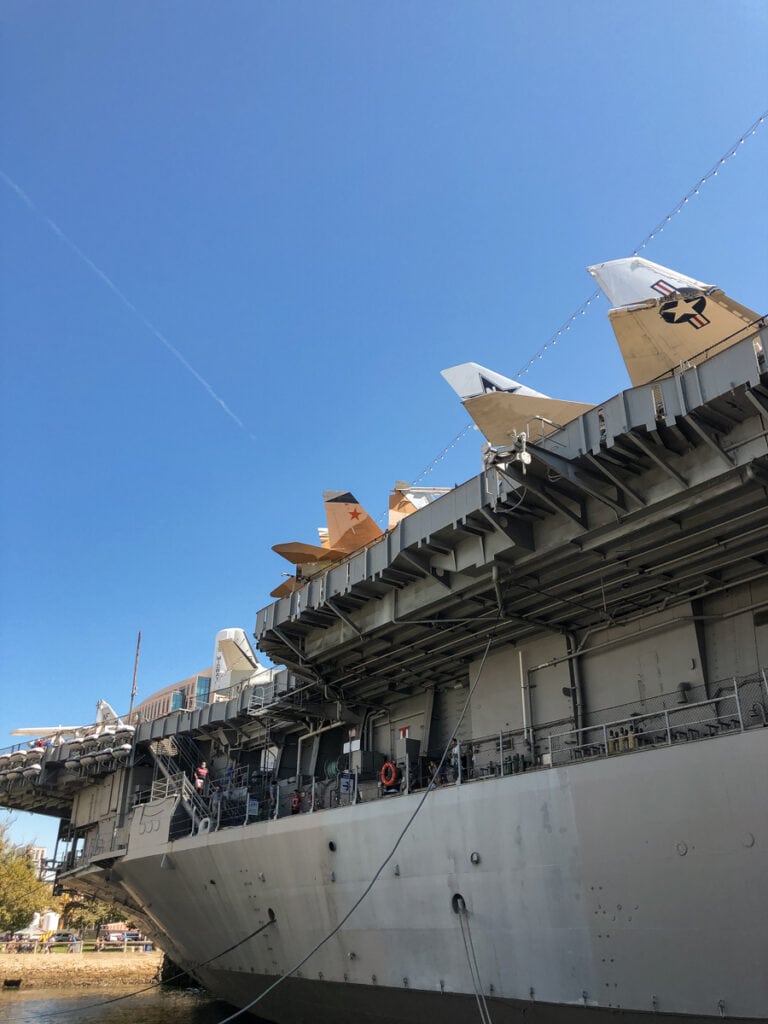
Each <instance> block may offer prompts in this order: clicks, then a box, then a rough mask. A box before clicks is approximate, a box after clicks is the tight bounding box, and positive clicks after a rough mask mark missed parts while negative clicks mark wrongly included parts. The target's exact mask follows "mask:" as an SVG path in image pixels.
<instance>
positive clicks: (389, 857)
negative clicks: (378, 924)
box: [217, 632, 493, 1024]
mask: <svg viewBox="0 0 768 1024" xmlns="http://www.w3.org/2000/svg"><path fill="white" fill-rule="evenodd" d="M492 641H493V632H491V633H489V634H488V641H487V643H486V645H485V650H484V651H483V656H482V658H481V660H480V665H479V667H478V670H477V676H476V677H475V681H474V683H472V685H471V686H470V687H469V692H468V693H467V697H466V700H465V701H464V706H463V707H462V709H461V712H460V714H459V717H458V719H457V721H456V724H455V726H454V727H453V731H452V732H451V735H450V738H449V739H448V742H447V743H446V745H445V749H444V750H443V756H442V757H441V758H440V763H439V764H438V766H437V768H436V769H435V771H434V773H433V775H432V778H431V779H430V781H429V784H428V785H427V788H426V789H425V790H424V794H423V796H422V797H421V799H420V800H419V802H418V803H417V804H416V807H415V808H414V811H413V814H411V816H410V818H409V819H408V821H406V823H405V825H404V826H403V828H402V830H401V832H400V834H399V836H398V837H397V839H396V840H395V844H394V846H393V847H392V849H391V850H390V851H389V853H388V854H387V856H386V857H385V858H384V860H383V861H382V862H381V864H380V865H379V867H378V868H377V870H376V873H375V874H374V875H373V877H372V878H371V880H370V882H369V883H368V885H367V886H366V887H365V889H363V891H362V893H361V894H360V895H359V896H358V898H357V899H356V900H355V902H354V903H353V904H352V906H351V907H350V908H349V910H348V911H347V912H346V914H344V916H343V917H342V918H341V920H340V921H339V922H338V924H337V925H336V926H335V927H334V928H332V929H331V931H329V932H328V933H327V934H326V935H325V936H324V937H323V938H322V939H321V940H320V941H319V942H318V943H316V945H314V946H313V947H312V949H310V951H309V952H308V953H307V954H305V956H303V957H302V959H301V960H299V962H298V963H297V964H294V965H293V967H291V968H290V969H289V970H288V971H286V972H285V974H281V975H280V976H279V977H278V978H277V979H276V980H275V981H273V982H272V984H271V985H269V986H268V987H267V988H265V989H264V991H263V992H262V993H261V994H260V995H258V996H256V998H255V999H252V1000H251V1002H250V1003H248V1004H247V1005H246V1006H243V1007H241V1008H240V1009H239V1010H237V1011H236V1012H235V1013H232V1014H230V1015H229V1017H224V1019H223V1020H220V1021H218V1022H217V1024H230V1022H231V1021H233V1020H236V1019H237V1018H238V1017H241V1016H242V1015H243V1014H244V1013H248V1011H249V1010H252V1009H253V1007H254V1006H256V1005H257V1004H258V1003H260V1002H261V1001H262V999H265V998H266V997H267V996H268V995H269V994H270V992H273V991H274V990H275V989H276V988H277V987H278V985H281V984H282V983H283V982H284V981H285V980H286V978H290V977H291V975H293V974H295V973H296V971H298V970H300V969H301V968H302V967H303V966H304V964H305V963H306V962H307V961H308V960H309V959H311V958H312V957H313V956H314V955H315V953H316V952H317V951H318V950H319V949H320V948H321V947H322V946H324V945H325V944H326V942H328V941H329V940H330V939H332V938H333V936H334V935H336V934H337V933H338V932H339V931H341V929H342V928H343V927H344V925H345V924H346V923H347V921H348V920H349V919H350V917H352V915H353V914H354V912H355V911H356V910H357V908H358V907H359V906H360V904H361V903H362V902H363V900H364V899H366V897H367V896H368V894H369V893H370V891H371V889H373V887H374V885H375V884H376V882H377V881H378V879H379V876H380V875H381V873H382V871H383V870H384V868H385V867H386V866H387V864H389V862H390V861H391V860H392V858H393V857H394V855H395V852H396V851H397V848H398V847H399V846H400V843H401V842H402V841H403V839H404V838H405V834H406V832H407V831H408V829H409V828H410V827H411V825H412V824H413V823H414V821H415V820H416V815H417V814H418V813H419V811H420V810H421V809H422V807H423V806H424V804H425V802H426V799H427V797H428V796H429V795H430V793H432V792H433V791H434V789H433V787H434V783H435V780H436V779H439V778H440V772H441V771H442V769H443V765H444V764H445V762H446V759H447V758H448V754H449V752H450V750H451V748H452V746H453V741H454V740H455V739H456V735H457V733H458V731H459V729H460V728H461V723H462V722H463V721H464V716H465V715H466V713H467V710H468V708H469V704H470V701H471V700H472V695H473V694H474V692H475V690H476V689H477V684H478V683H479V682H480V679H481V677H482V674H483V668H484V667H485V662H486V658H487V657H488V652H489V651H490V649H491V643H492Z"/></svg>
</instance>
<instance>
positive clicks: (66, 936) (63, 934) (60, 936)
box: [53, 932, 78, 942]
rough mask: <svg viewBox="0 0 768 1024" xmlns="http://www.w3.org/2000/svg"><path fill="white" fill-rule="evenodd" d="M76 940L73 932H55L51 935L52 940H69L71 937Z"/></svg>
mask: <svg viewBox="0 0 768 1024" xmlns="http://www.w3.org/2000/svg"><path fill="white" fill-rule="evenodd" d="M73 938H74V940H75V941H76V942H77V941H78V938H77V935H76V933H75V932H56V934H55V935H54V936H53V941H54V942H70V941H71V940H72V939H73Z"/></svg>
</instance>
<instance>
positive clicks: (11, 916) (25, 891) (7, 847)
mask: <svg viewBox="0 0 768 1024" xmlns="http://www.w3.org/2000/svg"><path fill="white" fill-rule="evenodd" d="M9 829H10V822H8V821H4V822H0V931H8V932H15V931H18V929H19V928H25V927H26V926H27V925H28V924H29V923H30V921H31V920H32V918H33V917H34V915H35V914H36V913H42V912H43V911H44V910H45V909H46V907H47V906H48V904H49V903H50V901H51V887H50V886H49V885H46V884H45V882H41V881H40V879H39V878H38V877H37V872H36V870H35V865H34V862H33V860H32V858H31V857H30V855H29V852H28V849H27V847H24V846H16V845H15V844H14V843H12V842H11V839H10V837H9V835H8V832H9Z"/></svg>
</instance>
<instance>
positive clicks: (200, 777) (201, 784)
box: [195, 761, 208, 796]
mask: <svg viewBox="0 0 768 1024" xmlns="http://www.w3.org/2000/svg"><path fill="white" fill-rule="evenodd" d="M207 778H208V765H207V764H206V763H205V761H201V762H200V764H199V766H198V767H197V768H195V789H196V790H197V792H198V793H199V794H200V795H201V796H202V795H203V790H204V789H205V782H206V779H207Z"/></svg>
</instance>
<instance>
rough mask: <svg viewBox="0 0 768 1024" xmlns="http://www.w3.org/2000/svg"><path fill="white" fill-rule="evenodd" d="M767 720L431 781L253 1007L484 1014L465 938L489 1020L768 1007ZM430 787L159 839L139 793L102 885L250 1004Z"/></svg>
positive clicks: (331, 1016)
mask: <svg viewBox="0 0 768 1024" xmlns="http://www.w3.org/2000/svg"><path fill="white" fill-rule="evenodd" d="M766 738H767V737H766V733H765V730H755V731H753V732H751V733H745V734H739V735H731V736H723V737H718V738H716V739H713V740H707V741H703V742H691V743H689V744H684V745H678V746H674V747H670V748H666V749H659V750H657V749H644V750H641V751H637V752H635V753H633V754H631V755H627V756H621V757H614V758H608V759H599V760H596V761H595V762H592V763H580V764H577V765H574V766H573V767H571V768H565V769H553V770H544V771H538V772H533V773H528V774H525V775H522V776H515V777H513V778H503V779H496V780H489V781H483V782H477V783H471V784H465V785H462V786H454V787H446V788H442V789H438V790H435V791H434V792H433V793H431V794H430V796H429V798H428V799H427V801H426V803H425V805H424V807H423V808H422V810H421V812H420V813H419V815H418V817H417V818H416V820H415V822H414V823H413V825H412V826H411V828H410V829H409V830H408V832H407V834H406V836H405V838H404V839H403V841H402V843H401V844H400V846H399V848H398V849H397V851H396V853H395V854H394V856H393V857H392V859H391V861H390V862H389V863H388V864H387V866H386V867H385V869H384V871H383V873H382V875H381V877H380V878H379V880H378V882H377V884H376V886H375V887H374V889H373V890H372V892H371V893H370V895H369V896H368V897H367V898H366V900H365V901H364V902H363V903H362V905H361V906H360V907H359V908H358V909H357V910H356V911H355V913H354V914H353V916H352V917H351V918H350V920H349V921H348V922H347V923H346V924H345V925H344V927H343V928H342V929H341V931H340V932H339V933H338V934H337V935H335V936H334V937H333V938H332V939H331V940H330V941H329V942H327V943H325V945H323V946H322V948H320V949H319V950H318V951H317V952H316V953H315V954H314V956H313V957H312V958H311V959H310V960H309V961H308V962H307V963H306V964H305V965H304V966H303V967H302V968H301V970H300V973H299V976H298V977H295V978H292V979H289V980H286V981H285V982H284V983H283V984H281V985H280V986H279V987H278V988H277V989H276V990H275V992H274V993H273V994H271V995H270V996H269V997H268V998H267V1000H266V1001H265V1002H264V1003H260V1004H259V1005H258V1006H257V1007H254V1011H253V1012H254V1013H258V1014H259V1015H262V1016H265V1017H267V1018H268V1019H274V1020H279V1021H281V1022H282V1021H285V1022H294V1021H295V1022H298V1021H303V1020H307V1021H309V1020H312V1021H313V1022H319V1021H325V1020H327V1021H329V1022H330V1021H333V1022H334V1024H340V1022H341V1021H345V1020H353V1019H354V1020H355V1021H358V1020H368V1021H371V1022H374V1021H375V1022H377V1024H384V1022H385V1021H386V1022H393V1024H394V1022H397V1024H401V1022H406V1021H414V1022H416V1021H423V1020H424V1019H426V1017H427V1014H430V1013H432V1012H434V1013H439V1014H440V1018H441V1021H442V1022H446V1021H453V1020H456V1021H458V1020H462V1021H465V1020H467V1019H471V1018H472V1014H473V1013H476V1012H477V1010H476V1008H475V995H474V991H473V982H472V971H471V966H470V965H471V961H472V956H474V957H475V959H476V963H477V971H478V973H479V979H480V985H481V987H482V991H483V992H484V994H485V996H486V998H488V999H490V1000H491V1003H490V1005H491V1007H492V1018H493V1020H494V1022H495V1024H499V1022H501V1021H514V1020H521V1019H523V1017H524V1018H525V1020H526V1021H531V1020H534V1021H550V1020H552V1021H555V1020H557V1021H560V1020H563V1021H565V1020H568V1019H573V1020H590V1019H592V1018H593V1017H594V1019H602V1017H603V1016H604V1015H605V1014H606V1013H616V1012H622V1013H631V1014H633V1015H634V1014H637V1015H638V1019H639V1018H640V1017H644V1015H645V1014H655V1015H656V1018H657V1019H659V1018H662V1019H663V1018H664V1017H666V1016H668V1015H670V1016H674V1015H680V1014H683V1015H688V1016H690V1017H691V1018H692V1019H694V1020H699V1019H701V1020H713V1019H721V1018H723V1017H724V1018H727V1019H739V1018H747V1019H751V1020H762V1019H766V1009H767V1008H768V972H766V970H765V964H766V961H767V960H768V897H767V896H766V893H767V892H768V887H766V885H765V879H766V877H768V859H767V857H766V851H767V850H768V803H767V802H766V800H765V792H766V782H768V756H767V755H768V744H766V742H765V741H766ZM420 796H421V794H418V793H414V794H411V795H410V796H401V797H392V798H387V799H384V800H379V801H374V802H371V803H367V804H360V805H358V806H356V807H350V808H338V809H336V810H333V811H325V812H323V813H318V814H303V815H298V816H296V817H294V818H285V819H280V820H278V821H274V822H269V823H259V824H254V825H249V826H245V827H242V826H241V827H233V828H227V829H222V830H220V831H218V832H216V833H212V834H210V835H207V836H202V835H196V836H191V837H189V838H186V839H183V840H179V841H176V842H175V843H162V842H159V841H158V836H159V835H160V834H162V825H161V827H160V828H155V827H154V826H153V825H151V824H150V822H152V821H157V819H158V816H160V817H162V814H163V813H166V812H164V811H163V810H162V809H160V808H156V807H155V808H153V807H151V806H149V807H147V808H145V811H144V815H143V816H142V815H139V816H137V818H136V820H135V821H134V827H133V832H132V836H131V842H130V844H129V850H130V852H129V854H128V855H127V856H125V857H124V858H123V859H122V860H120V861H118V862H117V863H116V864H115V865H114V868H113V869H112V884H114V882H117V881H120V882H121V883H122V884H123V885H124V887H125V889H126V890H127V891H128V892H129V893H130V894H131V895H132V897H133V898H134V899H135V900H137V901H138V902H139V903H140V904H141V905H143V906H144V907H145V909H146V912H147V915H148V916H149V917H150V918H151V919H152V920H153V921H154V922H155V923H156V925H157V926H158V927H159V928H162V930H163V931H165V932H166V933H167V935H168V936H169V937H170V940H171V944H172V950H171V951H172V954H173V955H174V956H175V957H176V958H177V959H178V960H179V962H181V963H182V964H183V965H184V966H188V967H190V968H191V970H192V973H194V974H196V976H197V977H199V979H200V980H201V981H202V982H203V983H204V984H205V985H206V986H207V987H208V988H209V989H210V990H211V991H213V992H214V993H215V994H216V995H218V996H220V997H222V998H224V999H226V1000H228V1001H230V1002H234V1003H235V1004H236V1005H240V1006H243V1005H245V1004H246V1003H249V1002H250V1001H251V1000H252V999H253V998H254V997H255V996H256V995H257V994H258V993H259V992H260V991H263V989H264V987H265V985H266V983H267V982H268V981H270V980H273V979H274V978H275V977H277V976H279V975H283V974H285V973H286V972H288V971H289V970H291V968H292V967H294V966H295V965H296V964H297V963H298V962H299V961H300V960H301V959H302V957H303V956H304V955H305V954H306V953H307V952H308V951H309V950H310V949H311V948H312V947H313V946H315V944H317V943H319V942H320V941H321V939H323V937H324V936H326V935H327V934H328V933H329V932H330V931H331V930H332V929H333V928H334V926H335V925H336V924H337V923H338V921H339V920H340V918H341V917H342V916H343V915H344V913H345V912H346V911H347V910H348V909H349V908H350V907H351V906H352V904H353V903H354V901H355V900H356V898H357V897H358V896H359V895H360V893H361V892H362V890H363V889H364V888H365V885H366V884H367V882H368V881H369V880H370V878H371V877H372V875H373V873H374V871H375V870H376V869H377V868H378V867H379V865H380V864H381V862H382V861H383V860H384V858H385V857H386V856H387V854H388V853H389V852H390V850H391V848H392V846H393V844H394V841H395V839H396V838H397V836H398V835H399V833H400V832H401V830H402V828H403V826H404V825H405V823H406V821H407V819H408V817H409V816H410V814H411V813H412V811H413V809H414V807H415V803H416V801H417V800H419V799H420ZM153 815H154V817H153ZM458 895H460V896H461V897H462V898H463V901H464V903H465V905H466V908H467V911H468V913H467V915H466V916H464V917H463V916H462V915H460V914H457V913H456V906H457V901H456V900H455V899H454V897H456V896H458ZM272 916H274V922H273V923H271V924H267V922H269V921H270V918H271V917H272ZM260 924H267V926H266V927H265V928H264V930H263V931H262V932H261V933H260V934H258V935H256V936H254V937H253V938H250V939H248V940H246V941H244V942H242V943H241V944H240V945H237V946H236V948H234V949H232V950H231V951H230V952H228V953H225V954H224V955H222V956H220V957H216V955H217V953H218V952H220V951H223V950H225V949H228V948H229V947H231V946H233V945H234V944H235V943H238V942H239V941H240V940H241V939H242V938H243V937H245V936H247V935H250V934H251V933H252V932H254V931H255V929H256V928H258V927H259V926H260ZM462 926H463V928H464V934H462ZM468 939H469V940H471V941H469V942H467V940H468ZM468 949H469V950H470V951H471V952H468ZM211 957H216V959H215V960H213V961H212V962H211V963H210V964H209V965H208V966H207V967H202V968H200V969H197V968H196V967H195V965H196V964H202V963H203V962H204V961H208V960H209V959H210V958H211Z"/></svg>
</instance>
